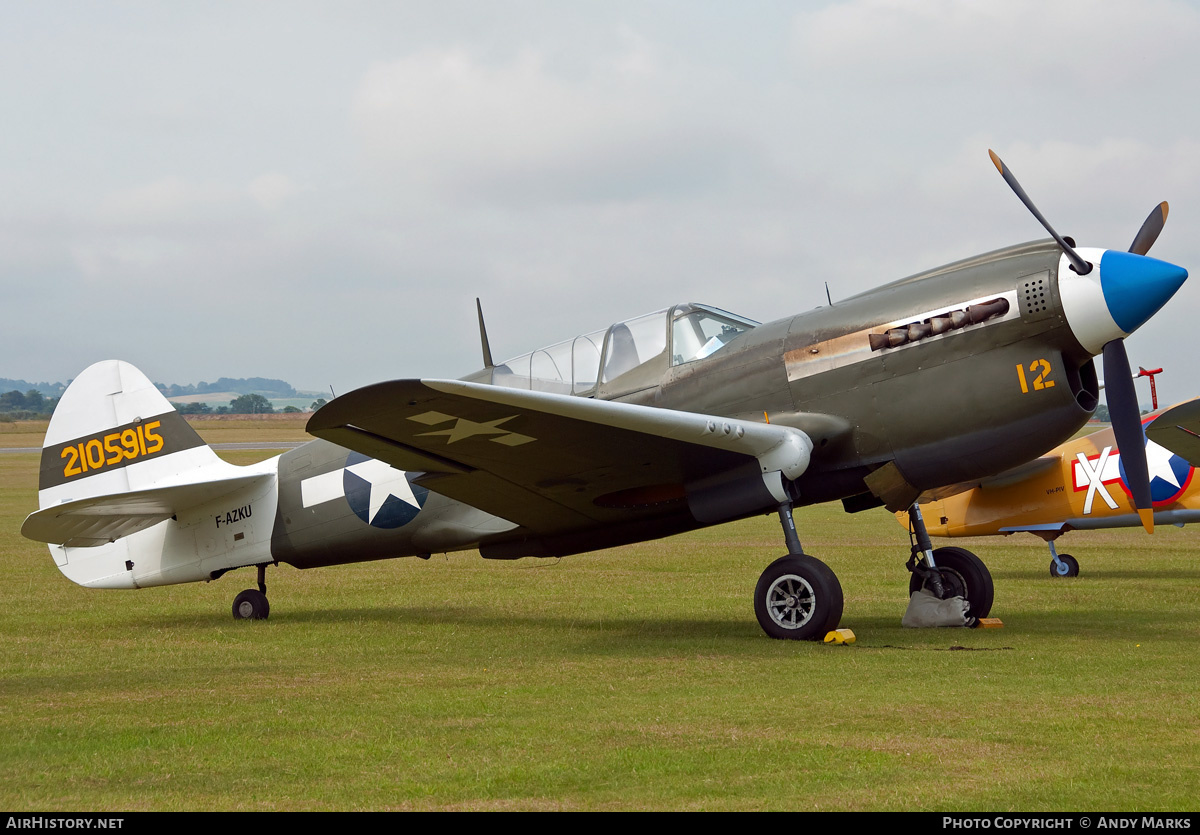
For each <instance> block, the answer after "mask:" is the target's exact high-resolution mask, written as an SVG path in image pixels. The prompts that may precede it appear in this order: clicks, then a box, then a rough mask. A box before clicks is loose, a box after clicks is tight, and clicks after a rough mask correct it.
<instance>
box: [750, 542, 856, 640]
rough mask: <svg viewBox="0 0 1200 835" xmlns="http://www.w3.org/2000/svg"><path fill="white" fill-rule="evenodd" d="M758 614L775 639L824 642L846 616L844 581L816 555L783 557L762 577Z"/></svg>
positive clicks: (756, 606)
mask: <svg viewBox="0 0 1200 835" xmlns="http://www.w3.org/2000/svg"><path fill="white" fill-rule="evenodd" d="M754 614H755V615H756V616H757V617H758V625H759V626H761V627H762V628H763V631H764V632H766V633H767V634H768V635H770V636H771V637H772V638H785V639H790V640H794V641H820V640H822V639H823V638H824V637H825V633H827V632H829V631H830V630H831V629H837V625H838V623H839V622H840V621H841V619H842V584H841V583H839V582H838V578H837V575H835V574H834V573H833V571H831V570H830V568H829V566H827V565H826V564H825V563H823V562H821V561H820V560H818V559H815V558H814V557H809V556H804V555H793V556H786V557H781V558H780V559H777V560H775V562H773V563H771V564H770V565H769V566H767V570H766V571H764V572H763V573H762V576H761V577H759V578H758V585H757V586H756V587H755V589H754Z"/></svg>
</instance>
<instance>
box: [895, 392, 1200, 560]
mask: <svg viewBox="0 0 1200 835" xmlns="http://www.w3.org/2000/svg"><path fill="white" fill-rule="evenodd" d="M1143 425H1144V426H1145V436H1144V437H1142V438H1140V442H1141V443H1142V444H1144V445H1145V452H1146V460H1147V465H1148V472H1149V476H1150V500H1151V503H1152V505H1153V510H1154V522H1155V523H1156V524H1162V525H1178V526H1180V527H1182V526H1183V525H1185V524H1188V523H1190V522H1200V482H1196V481H1193V476H1195V474H1196V471H1195V469H1194V467H1193V462H1196V461H1200V398H1197V399H1194V400H1189V401H1187V402H1186V403H1180V404H1179V405H1178V406H1174V407H1172V408H1170V409H1167V410H1165V411H1163V412H1162V413H1161V414H1159V415H1157V416H1155V415H1150V416H1148V417H1147V418H1146V419H1145V421H1144V422H1143ZM921 514H922V516H923V517H924V518H925V524H926V527H927V529H928V531H929V533H930V534H931V535H933V536H947V537H954V536H992V535H1009V534H1014V533H1022V532H1025V533H1031V534H1033V535H1035V536H1038V537H1040V538H1041V539H1043V540H1045V542H1046V544H1047V545H1048V546H1049V547H1050V576H1052V577H1077V576H1079V561H1078V560H1077V559H1076V558H1075V557H1073V556H1072V555H1071V554H1060V553H1058V549H1057V548H1056V547H1055V544H1054V543H1055V541H1056V540H1057V539H1058V538H1059V537H1060V536H1062V535H1063V534H1065V533H1067V532H1068V531H1075V530H1081V531H1082V530H1097V529H1100V528H1125V527H1135V526H1138V525H1141V524H1142V522H1141V519H1140V518H1139V517H1138V514H1137V508H1136V507H1135V506H1134V501H1133V491H1132V488H1131V486H1130V477H1129V473H1128V471H1127V470H1126V468H1125V461H1124V456H1122V454H1121V449H1120V448H1119V447H1118V446H1117V444H1116V441H1115V438H1114V432H1113V430H1112V429H1111V428H1109V429H1101V430H1100V431H1098V432H1095V433H1093V434H1091V435H1087V436H1085V437H1082V438H1076V439H1075V440H1071V441H1068V442H1066V443H1065V444H1062V445H1060V446H1058V447H1056V448H1055V449H1053V450H1051V451H1050V452H1049V453H1047V454H1046V455H1044V456H1042V457H1041V458H1037V459H1035V460H1033V461H1030V462H1029V463H1027V464H1022V465H1021V466H1019V467H1016V468H1014V469H1012V470H1010V471H1008V472H1005V473H1000V474H999V475H996V476H992V477H991V478H987V479H984V480H983V481H982V482H981V483H980V484H979V485H978V486H975V487H972V488H971V489H969V490H966V491H965V492H962V493H956V494H954V495H952V496H948V497H946V498H944V499H936V500H932V501H929V502H923V503H922V504H921ZM897 518H898V519H899V520H900V523H901V524H902V525H905V526H907V525H908V515H907V514H906V513H900V514H897Z"/></svg>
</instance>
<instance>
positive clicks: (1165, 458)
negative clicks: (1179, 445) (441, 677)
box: [1146, 441, 1183, 488]
mask: <svg viewBox="0 0 1200 835" xmlns="http://www.w3.org/2000/svg"><path fill="white" fill-rule="evenodd" d="M1172 457H1174V453H1172V452H1171V450H1169V449H1164V448H1163V447H1161V446H1159V445H1158V444H1156V443H1154V441H1147V442H1146V466H1147V467H1148V468H1149V470H1150V478H1151V480H1153V479H1155V478H1161V479H1162V480H1163V481H1165V482H1167V483H1168V484H1174V485H1175V486H1176V487H1177V488H1178V487H1183V485H1182V484H1180V483H1179V479H1178V478H1176V477H1175V471H1174V470H1172V469H1171V458H1172Z"/></svg>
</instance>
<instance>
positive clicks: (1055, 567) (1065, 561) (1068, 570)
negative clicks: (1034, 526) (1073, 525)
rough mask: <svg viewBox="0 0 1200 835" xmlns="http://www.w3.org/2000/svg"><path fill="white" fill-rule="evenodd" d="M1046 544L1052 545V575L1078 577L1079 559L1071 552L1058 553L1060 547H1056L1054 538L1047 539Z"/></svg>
mask: <svg viewBox="0 0 1200 835" xmlns="http://www.w3.org/2000/svg"><path fill="white" fill-rule="evenodd" d="M1046 544H1047V545H1049V546H1050V576H1051V577H1078V576H1079V560H1077V559H1075V558H1074V557H1072V556H1071V555H1070V554H1060V553H1058V549H1056V548H1055V547H1054V540H1053V539H1047V540H1046Z"/></svg>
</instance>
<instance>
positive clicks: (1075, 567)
mask: <svg viewBox="0 0 1200 835" xmlns="http://www.w3.org/2000/svg"><path fill="white" fill-rule="evenodd" d="M934 559H936V557H935V558H934ZM1058 560H1059V562H1055V561H1054V560H1050V576H1051V577H1078V576H1079V560H1077V559H1075V558H1074V557H1072V556H1071V555H1070V554H1059V555H1058ZM1059 563H1061V565H1060V564H1059Z"/></svg>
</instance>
